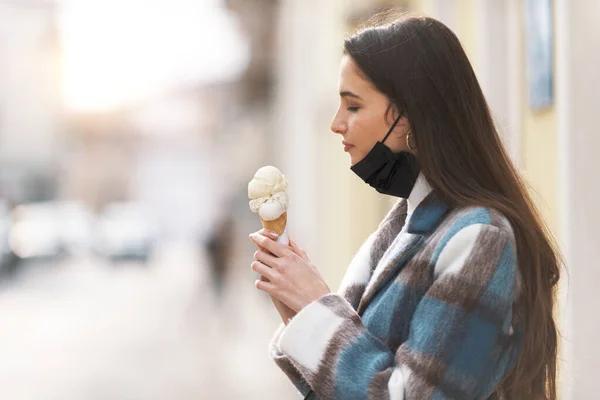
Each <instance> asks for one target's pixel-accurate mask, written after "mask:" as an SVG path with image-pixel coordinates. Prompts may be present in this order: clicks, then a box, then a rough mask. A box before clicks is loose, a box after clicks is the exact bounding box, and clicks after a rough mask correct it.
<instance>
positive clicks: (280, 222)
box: [260, 211, 287, 236]
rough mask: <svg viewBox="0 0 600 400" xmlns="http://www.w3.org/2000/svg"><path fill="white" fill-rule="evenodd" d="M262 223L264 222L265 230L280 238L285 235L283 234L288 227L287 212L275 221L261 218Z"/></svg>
mask: <svg viewBox="0 0 600 400" xmlns="http://www.w3.org/2000/svg"><path fill="white" fill-rule="evenodd" d="M260 222H262V225H263V228H265V229H268V230H270V231H273V232H275V233H277V234H278V235H279V236H281V235H283V232H284V231H285V226H286V225H287V211H286V212H284V213H283V214H281V217H279V218H277V219H275V220H273V221H265V220H264V219H262V218H261V219H260Z"/></svg>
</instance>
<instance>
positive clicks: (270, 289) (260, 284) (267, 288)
mask: <svg viewBox="0 0 600 400" xmlns="http://www.w3.org/2000/svg"><path fill="white" fill-rule="evenodd" d="M254 286H256V288H257V289H258V290H262V291H263V292H267V293H269V294H273V293H274V292H275V285H273V284H272V283H271V282H265V281H263V280H261V279H259V280H257V281H256V282H254Z"/></svg>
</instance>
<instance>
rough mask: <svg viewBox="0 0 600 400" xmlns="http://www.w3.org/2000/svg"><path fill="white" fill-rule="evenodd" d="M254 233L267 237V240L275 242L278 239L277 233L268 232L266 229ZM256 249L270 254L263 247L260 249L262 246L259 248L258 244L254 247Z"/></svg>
mask: <svg viewBox="0 0 600 400" xmlns="http://www.w3.org/2000/svg"><path fill="white" fill-rule="evenodd" d="M256 233H257V234H259V235H263V236H265V237H269V238H271V239H273V240H277V238H278V237H279V235H278V234H277V232H273V231H270V230H268V229H266V228H263V229H261V230H260V231H258V232H256ZM256 247H258V249H259V250H262V251H264V252H267V253H270V252H269V251H268V250H267V249H265V248H264V247H262V246H260V245H258V244H257V245H256Z"/></svg>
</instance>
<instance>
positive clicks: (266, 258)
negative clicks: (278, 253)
mask: <svg viewBox="0 0 600 400" xmlns="http://www.w3.org/2000/svg"><path fill="white" fill-rule="evenodd" d="M254 259H255V260H256V261H260V262H261V263H263V264H265V265H267V266H268V267H270V268H273V267H277V266H279V259H278V258H277V257H275V256H273V255H272V254H269V253H268V252H266V251H263V250H258V251H256V252H255V253H254Z"/></svg>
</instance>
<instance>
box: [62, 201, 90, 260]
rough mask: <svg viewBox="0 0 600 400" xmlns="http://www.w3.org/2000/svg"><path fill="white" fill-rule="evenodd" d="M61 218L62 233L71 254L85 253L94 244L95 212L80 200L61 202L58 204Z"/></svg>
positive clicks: (64, 243)
mask: <svg viewBox="0 0 600 400" xmlns="http://www.w3.org/2000/svg"><path fill="white" fill-rule="evenodd" d="M56 207H57V213H58V215H59V218H60V222H61V225H60V235H61V238H62V241H63V245H64V248H65V250H66V251H67V253H68V254H69V255H85V254H88V253H90V252H91V251H92V249H93V244H94V228H95V223H96V218H95V215H94V213H93V212H92V211H91V210H90V209H89V208H88V207H87V206H85V205H84V204H82V203H78V202H61V203H58V204H57V205H56Z"/></svg>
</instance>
